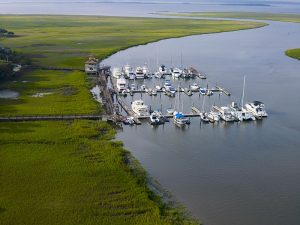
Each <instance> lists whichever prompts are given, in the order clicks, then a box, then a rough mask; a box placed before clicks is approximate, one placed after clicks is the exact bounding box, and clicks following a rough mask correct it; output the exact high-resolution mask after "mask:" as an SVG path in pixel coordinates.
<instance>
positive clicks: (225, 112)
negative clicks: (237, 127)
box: [219, 106, 236, 122]
mask: <svg viewBox="0 0 300 225" xmlns="http://www.w3.org/2000/svg"><path fill="white" fill-rule="evenodd" d="M219 109H220V111H219V112H220V117H221V119H222V120H224V121H225V122H234V121H235V120H236V118H235V117H234V116H233V115H232V111H231V110H230V108H229V107H227V106H221V107H220V108H219Z"/></svg>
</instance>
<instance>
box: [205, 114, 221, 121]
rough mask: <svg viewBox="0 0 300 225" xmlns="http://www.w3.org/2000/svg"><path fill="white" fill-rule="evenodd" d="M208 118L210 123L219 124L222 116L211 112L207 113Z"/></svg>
mask: <svg viewBox="0 0 300 225" xmlns="http://www.w3.org/2000/svg"><path fill="white" fill-rule="evenodd" d="M206 116H207V118H208V119H209V122H211V123H214V122H218V121H219V120H220V116H219V113H218V112H214V111H210V112H208V113H207V115H206Z"/></svg>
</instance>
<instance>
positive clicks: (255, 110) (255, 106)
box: [245, 101, 268, 119]
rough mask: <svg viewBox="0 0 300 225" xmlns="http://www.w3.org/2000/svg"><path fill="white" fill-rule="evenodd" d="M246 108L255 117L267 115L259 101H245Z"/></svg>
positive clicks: (263, 105)
mask: <svg viewBox="0 0 300 225" xmlns="http://www.w3.org/2000/svg"><path fill="white" fill-rule="evenodd" d="M245 108H246V110H248V111H249V112H250V113H252V115H253V116H255V117H256V118H259V119H261V118H262V117H267V116H268V114H267V112H266V110H265V104H264V103H262V102H260V101H254V102H251V103H247V104H246V105H245Z"/></svg>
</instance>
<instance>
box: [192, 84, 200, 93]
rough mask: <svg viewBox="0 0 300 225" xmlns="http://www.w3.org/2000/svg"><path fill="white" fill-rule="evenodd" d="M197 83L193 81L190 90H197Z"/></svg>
mask: <svg viewBox="0 0 300 225" xmlns="http://www.w3.org/2000/svg"><path fill="white" fill-rule="evenodd" d="M199 88H200V87H199V85H198V84H197V83H193V84H192V85H191V90H192V91H198V90H199Z"/></svg>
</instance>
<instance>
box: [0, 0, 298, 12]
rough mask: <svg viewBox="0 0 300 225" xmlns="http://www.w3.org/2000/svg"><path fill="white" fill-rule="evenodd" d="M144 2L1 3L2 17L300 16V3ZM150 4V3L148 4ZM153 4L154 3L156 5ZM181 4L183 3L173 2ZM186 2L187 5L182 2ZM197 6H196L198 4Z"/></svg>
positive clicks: (1, 0)
mask: <svg viewBox="0 0 300 225" xmlns="http://www.w3.org/2000/svg"><path fill="white" fill-rule="evenodd" d="M142 2H143V1H137V2H136V3H134V2H133V1H127V2H126V1H125V2H124V1H123V3H122V1H119V2H118V1H115V3H111V2H109V1H105V0H104V1H101V0H92V1H80V0H79V1H75V0H64V1H49V0H30V1H28V0H0V14H11V13H12V14H64V15H110V16H154V15H150V14H149V13H154V12H178V11H180V12H182V11H187V12H191V11H208V12H211V11H255V12H276V13H300V3H299V2H298V3H294V4H283V3H282V2H281V3H280V2H279V3H276V2H273V1H265V2H263V4H261V2H260V1H253V0H250V1H240V2H239V4H232V2H234V1H225V0H224V1H221V0H216V1H196V0H194V1H187V2H194V4H193V3H190V4H187V3H174V4H166V3H163V2H168V0H166V1H156V2H161V3H159V4H153V3H151V1H150V3H147V4H144V3H142ZM145 2H147V1H145ZM152 2H153V1H152ZM172 2H179V1H172ZM181 2H186V1H181ZM195 2H196V4H195Z"/></svg>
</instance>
